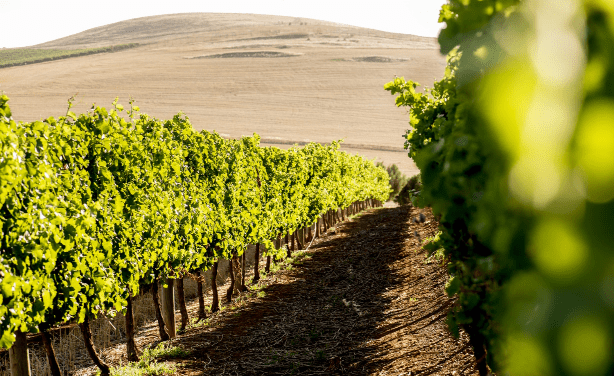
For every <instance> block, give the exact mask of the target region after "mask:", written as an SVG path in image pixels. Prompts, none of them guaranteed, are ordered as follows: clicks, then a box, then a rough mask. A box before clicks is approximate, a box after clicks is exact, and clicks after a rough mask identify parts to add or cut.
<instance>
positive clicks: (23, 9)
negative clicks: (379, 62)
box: [0, 0, 447, 48]
mask: <svg viewBox="0 0 614 376" xmlns="http://www.w3.org/2000/svg"><path fill="white" fill-rule="evenodd" d="M445 3H447V0H378V1H372V0H369V1H367V0H362V1H360V0H358V1H356V0H351V1H350V0H311V1H305V0H301V1H298V0H224V1H207V0H202V1H197V0H192V1H190V0H171V1H156V0H149V1H142V0H136V1H133V0H104V1H100V0H0V15H2V21H1V23H0V34H1V35H2V38H0V48H1V47H26V46H31V45H34V44H38V43H43V42H48V41H50V40H54V39H58V38H62V37H65V36H68V35H72V34H76V33H79V32H81V31H84V30H87V29H91V28H94V27H98V26H103V25H108V24H111V23H114V22H119V21H123V20H129V19H132V18H138V17H146V16H154V15H161V14H170V13H188V12H211V13H255V14H269V15H276V16H292V17H305V18H314V19H318V20H324V21H332V22H338V23H342V24H348V25H354V26H361V27H366V28H370V29H377V30H383V31H389V32H395V33H404V34H414V35H420V36H430V37H436V36H437V35H438V34H439V30H440V29H441V28H442V27H443V25H442V24H438V23H437V19H438V18H439V9H440V8H441V5H443V4H445Z"/></svg>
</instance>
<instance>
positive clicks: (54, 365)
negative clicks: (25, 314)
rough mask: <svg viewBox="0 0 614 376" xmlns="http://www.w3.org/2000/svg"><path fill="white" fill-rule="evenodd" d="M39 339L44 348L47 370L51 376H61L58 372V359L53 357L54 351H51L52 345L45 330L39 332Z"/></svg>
mask: <svg viewBox="0 0 614 376" xmlns="http://www.w3.org/2000/svg"><path fill="white" fill-rule="evenodd" d="M41 337H42V339H43V346H44V347H45V352H46V353H47V363H49V370H50V371H51V376H62V372H61V371H60V365H59V364H58V359H57V358H56V356H55V350H54V349H53V343H52V341H51V336H50V335H49V332H48V331H47V330H44V329H43V330H41Z"/></svg>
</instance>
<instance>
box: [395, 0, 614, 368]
mask: <svg viewBox="0 0 614 376" xmlns="http://www.w3.org/2000/svg"><path fill="white" fill-rule="evenodd" d="M440 21H441V22H445V23H446V26H447V27H446V28H445V29H444V30H443V31H442V33H441V34H440V37H439V40H440V44H441V48H442V51H443V52H445V53H448V52H449V55H448V68H447V71H446V76H445V77H444V78H443V79H442V80H441V81H439V82H436V83H435V84H434V87H433V89H430V90H426V91H425V92H424V93H418V92H416V90H415V88H416V86H417V84H416V83H413V82H411V81H408V82H406V81H405V80H404V79H402V78H397V79H395V80H394V81H393V82H390V83H388V84H386V86H385V88H386V90H388V91H390V92H391V93H392V94H396V95H397V98H396V103H397V105H399V106H408V107H410V125H411V129H410V130H408V131H407V133H406V134H405V136H404V137H405V140H406V141H405V146H406V148H407V149H408V151H409V156H410V157H411V158H413V159H414V161H415V162H416V164H417V166H418V167H419V169H420V171H421V177H422V182H423V187H422V191H421V194H420V200H421V201H422V204H423V205H429V206H432V208H433V211H434V212H435V213H436V214H439V215H440V216H441V221H440V222H441V231H442V234H441V236H440V239H439V241H438V244H437V245H436V247H443V248H445V252H446V256H448V257H449V258H450V260H451V262H450V263H449V269H450V273H451V274H452V276H453V279H452V280H451V282H450V283H449V285H448V286H447V288H446V291H447V292H448V293H449V294H450V295H456V296H457V298H458V299H457V303H456V306H455V308H454V309H453V311H452V312H451V314H450V317H449V320H448V322H449V324H450V327H451V329H452V330H453V331H456V332H458V329H459V327H463V328H464V329H465V330H466V331H467V332H468V334H469V335H470V337H471V339H472V345H473V347H474V352H475V353H476V357H477V358H480V357H481V355H480V354H485V356H486V358H485V359H486V360H487V363H488V365H489V366H490V367H491V368H492V369H493V370H495V371H497V372H507V373H506V374H511V375H535V374H539V375H606V374H612V372H613V371H614V358H612V356H611V354H612V350H613V349H614V325H612V323H613V322H614V287H613V286H614V252H613V251H612V246H611V245H612V244H613V240H614V238H613V237H614V235H613V234H614V232H612V231H611V228H612V226H613V217H612V215H611V214H612V213H613V212H614V190H613V189H612V187H614V160H613V159H612V158H613V157H612V156H614V122H613V120H612V119H614V6H613V5H612V3H611V2H608V1H599V0H586V1H580V0H578V1H573V0H572V1H565V2H550V1H546V0H531V1H529V0H527V1H523V2H520V1H503V0H496V1H495V0H493V1H486V0H481V1H475V0H462V1H461V0H458V1H456V0H451V1H450V3H449V4H447V5H444V6H443V8H442V12H441V18H440ZM484 371H485V369H484Z"/></svg>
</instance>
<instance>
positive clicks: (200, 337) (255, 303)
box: [172, 207, 470, 375]
mask: <svg viewBox="0 0 614 376" xmlns="http://www.w3.org/2000/svg"><path fill="white" fill-rule="evenodd" d="M411 215H412V209H410V208H407V207H397V208H381V209H377V210H369V211H367V212H365V213H364V214H362V215H360V216H358V217H355V218H354V219H353V220H352V221H349V222H345V223H343V224H340V225H338V229H337V233H336V234H329V235H326V236H325V237H324V238H322V239H321V240H320V241H319V242H317V243H316V242H314V244H313V245H312V248H311V249H310V251H309V252H308V256H310V257H311V258H305V259H303V260H302V262H301V263H300V264H295V265H293V266H292V268H291V270H284V271H283V272H280V274H279V278H277V282H272V283H271V284H269V285H268V287H266V288H264V289H263V290H262V292H260V295H261V297H260V299H257V300H252V301H250V302H248V303H246V304H243V305H241V306H237V305H235V306H232V305H229V306H227V308H226V310H225V312H224V313H223V315H224V316H225V317H224V318H223V319H220V320H213V321H212V323H211V324H210V325H208V326H203V327H200V328H191V329H188V331H187V332H186V333H184V334H183V335H181V336H180V337H178V338H177V339H176V340H174V343H175V344H177V345H179V346H181V347H183V348H185V349H190V350H191V354H190V356H189V357H188V358H186V359H174V360H172V361H174V362H176V365H177V367H178V371H177V373H178V374H183V375H201V374H203V375H209V374H210V375H224V374H228V375H231V374H234V375H237V374H238V375H288V374H297V375H318V374H322V375H326V374H350V375H363V374H374V373H379V370H383V369H399V367H401V366H402V367H401V368H403V369H412V370H415V371H413V372H414V373H411V374H412V375H414V374H424V375H426V374H438V373H439V372H441V371H442V367H444V366H445V364H446V362H449V361H450V360H453V359H454V358H455V357H456V356H457V355H459V354H461V353H462V354H461V355H463V356H464V357H465V358H466V357H467V356H468V355H467V354H466V353H464V352H466V346H464V345H463V344H462V343H456V342H454V340H453V339H451V338H450V337H449V336H448V335H447V334H443V335H442V334H441V333H444V332H445V328H443V327H442V325H443V321H445V315H446V313H447V308H448V307H449V305H450V301H449V300H448V299H446V298H441V299H439V298H437V299H433V300H432V301H429V299H424V300H422V301H420V302H416V298H412V297H409V298H408V297H407V296H405V295H406V294H405V292H406V290H407V289H412V288H414V287H416V286H417V285H418V284H423V285H424V284H425V283H426V284H427V285H425V286H426V287H427V290H428V289H431V290H432V289H439V290H440V291H441V290H443V284H442V280H443V281H444V282H445V278H443V277H445V276H444V274H445V272H444V271H443V268H441V267H440V266H439V265H427V264H424V265H420V268H422V269H424V268H423V266H425V267H427V269H428V268H431V269H432V270H431V269H428V270H426V269H425V273H428V274H424V275H416V276H412V273H414V272H413V271H412V269H411V267H409V266H408V265H410V264H408V262H409V261H410V260H409V259H408V256H407V252H408V249H409V248H411V244H412V243H414V244H416V245H417V244H419V241H418V239H413V240H412V238H415V236H414V235H412V233H413V231H410V222H411V221H410V216H411ZM435 228H436V227H435ZM412 230H413V229H412ZM415 253H416V252H415V251H412V254H415ZM420 259H421V260H424V255H421V256H420ZM400 262H405V264H403V265H405V266H404V267H401V268H400V267H399V265H401V264H399V263H400ZM411 262H413V263H415V261H413V260H412V261H411ZM421 263H422V262H421ZM429 278H430V279H432V281H429ZM442 278H443V279H442ZM412 286H413V287H412ZM423 287H424V286H423ZM416 291H418V290H416ZM431 292H432V291H431ZM428 293H430V292H428V291H427V293H426V294H428ZM438 294H439V295H441V294H440V292H439V293H438ZM439 295H437V296H439ZM233 307H234V308H235V309H234V310H233ZM435 326H437V330H438V332H437V336H438V337H437V338H439V339H433V338H435V337H432V338H431V337H428V336H423V335H422V334H421V333H423V332H424V331H425V330H431V328H430V327H435ZM442 328H443V329H442ZM431 331H432V330H431ZM401 335H403V336H408V337H403V338H410V340H408V341H409V342H407V344H406V345H405V344H404V343H403V342H398V340H396V342H394V341H392V340H391V339H389V338H392V337H394V338H397V337H400V336H401ZM412 336H418V337H424V338H425V341H426V342H425V341H419V340H413V339H411V338H414V337H412ZM411 341H413V342H411ZM399 343H400V345H401V346H408V347H409V348H407V351H402V352H397V351H396V350H394V351H393V348H394V346H398V345H399ZM444 343H445V344H446V345H445V346H446V348H449V347H450V343H452V344H453V345H454V346H455V347H454V348H452V349H450V351H448V352H446V351H443V352H442V350H438V349H437V347H436V346H438V344H444ZM433 351H436V352H441V354H435V355H434V356H435V357H432V359H433V360H428V361H426V363H424V362H423V363H415V364H413V363H411V362H409V360H411V357H412V356H418V355H423V356H424V355H425V354H430V353H432V352H433ZM412 354H413V355H412ZM439 355H441V356H439ZM429 359H431V358H429ZM463 359H464V358H463ZM463 361H464V362H465V363H467V362H468V361H467V360H463ZM408 362H409V363H408ZM469 362H470V360H469ZM391 367H392V368H391Z"/></svg>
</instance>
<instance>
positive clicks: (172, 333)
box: [160, 278, 177, 338]
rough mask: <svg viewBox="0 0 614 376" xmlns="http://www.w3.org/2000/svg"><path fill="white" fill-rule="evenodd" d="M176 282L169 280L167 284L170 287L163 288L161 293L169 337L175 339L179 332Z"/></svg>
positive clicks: (163, 313) (163, 315) (161, 303)
mask: <svg viewBox="0 0 614 376" xmlns="http://www.w3.org/2000/svg"><path fill="white" fill-rule="evenodd" d="M174 282H175V280H174V279H170V278H167V279H166V284H167V285H168V287H162V290H161V291H160V305H161V308H162V317H164V324H165V325H166V331H167V332H168V335H169V337H171V338H175V337H176V336H177V331H176V329H175V289H174V285H175V283H174Z"/></svg>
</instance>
